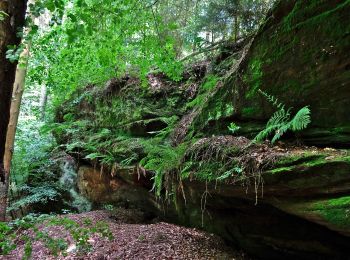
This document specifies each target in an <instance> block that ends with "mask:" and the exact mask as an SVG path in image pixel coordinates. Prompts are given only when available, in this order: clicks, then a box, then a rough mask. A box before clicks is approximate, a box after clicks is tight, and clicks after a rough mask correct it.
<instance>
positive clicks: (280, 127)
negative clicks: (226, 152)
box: [254, 90, 311, 143]
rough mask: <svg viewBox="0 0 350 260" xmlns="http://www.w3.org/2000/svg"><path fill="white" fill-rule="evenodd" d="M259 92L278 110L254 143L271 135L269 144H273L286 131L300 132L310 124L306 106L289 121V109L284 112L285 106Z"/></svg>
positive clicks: (309, 112) (308, 111)
mask: <svg viewBox="0 0 350 260" xmlns="http://www.w3.org/2000/svg"><path fill="white" fill-rule="evenodd" d="M259 92H260V93H261V94H262V95H263V96H264V97H266V99H267V100H268V101H269V102H271V103H272V104H273V105H274V106H275V107H277V108H278V110H277V111H276V112H275V113H274V114H273V115H272V116H271V118H270V119H269V121H268V122H267V124H266V127H265V129H263V130H262V131H261V132H260V133H259V134H258V135H257V136H256V137H255V138H254V141H257V142H261V141H263V140H265V139H266V138H268V137H269V136H270V135H272V134H273V138H272V139H271V142H272V143H274V142H276V141H277V140H278V139H280V138H281V137H282V135H283V134H285V133H286V132H287V131H288V130H292V131H293V132H295V131H300V130H303V129H305V128H306V127H307V126H308V125H309V124H310V122H311V118H310V114H311V111H310V109H309V107H308V106H305V107H303V108H301V109H300V110H299V111H298V112H297V113H296V114H295V116H294V117H293V118H292V119H291V114H290V110H291V109H290V108H289V109H288V110H285V105H284V104H282V103H281V102H279V101H278V99H277V98H275V97H274V96H272V95H269V94H267V93H266V92H263V91H262V90H259Z"/></svg>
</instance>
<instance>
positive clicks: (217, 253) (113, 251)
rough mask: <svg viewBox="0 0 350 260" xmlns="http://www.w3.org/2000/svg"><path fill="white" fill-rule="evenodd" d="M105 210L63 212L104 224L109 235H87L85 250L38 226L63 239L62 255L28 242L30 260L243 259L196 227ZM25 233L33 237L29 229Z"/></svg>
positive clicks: (56, 228) (55, 228) (20, 249)
mask: <svg viewBox="0 0 350 260" xmlns="http://www.w3.org/2000/svg"><path fill="white" fill-rule="evenodd" d="M110 216H111V214H110V212H108V211H92V212H88V213H83V214H71V215H65V217H68V218H69V219H72V220H74V221H75V222H78V223H82V222H86V220H89V221H90V220H91V223H98V222H100V221H102V222H104V223H107V225H108V226H109V231H110V232H111V233H112V234H113V238H110V239H108V238H105V237H103V236H101V235H100V234H97V233H94V234H92V235H89V239H88V243H89V244H90V245H91V249H90V250H89V251H87V252H85V253H82V252H79V251H77V250H76V242H75V241H74V240H73V239H72V235H71V234H70V233H69V232H68V231H66V230H65V229H64V228H63V227H62V226H60V225H51V226H50V225H46V224H42V225H41V226H39V230H44V231H46V232H48V233H49V234H50V236H52V237H55V238H64V239H65V241H67V242H68V250H65V251H64V253H65V254H66V255H65V256H63V255H62V253H60V254H59V255H58V256H56V257H55V256H53V255H52V254H51V253H50V250H49V249H47V247H45V245H44V243H43V242H42V241H35V240H34V239H33V241H32V259H91V260H92V259H94V260H104V259H137V260H138V259H243V258H245V257H244V255H243V254H242V253H240V252H234V251H232V250H231V249H229V248H227V247H226V246H225V245H224V243H223V241H222V240H221V239H220V238H219V237H217V236H214V235H212V234H208V233H205V232H203V231H199V230H197V229H191V228H184V227H180V226H176V225H173V224H169V223H164V222H159V223H154V224H126V223H120V222H121V221H123V220H121V219H119V223H118V222H117V221H116V220H115V219H112V218H111V217H110ZM25 232H26V235H28V236H33V234H31V233H30V232H31V231H30V230H25V231H23V233H25ZM24 248H25V244H24V243H23V242H22V243H18V244H17V248H16V249H15V250H14V251H12V252H11V254H10V255H8V256H2V257H0V259H9V260H10V259H22V256H23V254H24Z"/></svg>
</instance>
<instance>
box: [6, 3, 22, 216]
mask: <svg viewBox="0 0 350 260" xmlns="http://www.w3.org/2000/svg"><path fill="white" fill-rule="evenodd" d="M26 6H27V1H26V0H0V11H1V13H2V14H6V15H4V16H2V17H3V19H1V20H0V221H4V220H5V218H6V214H5V212H6V203H7V191H8V181H7V180H6V174H5V170H4V164H3V157H4V153H5V142H6V132H7V126H8V123H9V116H10V103H11V95H12V88H13V82H14V79H15V73H16V65H17V64H16V63H11V62H10V61H9V60H8V59H6V51H7V46H8V45H16V46H17V45H18V44H19V43H20V41H21V39H20V38H18V37H17V31H18V29H19V28H21V27H22V26H23V24H24V18H25V10H26Z"/></svg>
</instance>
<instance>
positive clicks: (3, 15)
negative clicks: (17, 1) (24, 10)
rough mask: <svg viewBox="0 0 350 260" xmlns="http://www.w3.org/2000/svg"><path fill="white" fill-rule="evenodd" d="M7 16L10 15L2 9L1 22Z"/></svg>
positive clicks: (0, 13)
mask: <svg viewBox="0 0 350 260" xmlns="http://www.w3.org/2000/svg"><path fill="white" fill-rule="evenodd" d="M6 16H7V17H8V16H9V15H8V14H7V13H6V12H4V11H0V22H2V21H4V20H5V19H6Z"/></svg>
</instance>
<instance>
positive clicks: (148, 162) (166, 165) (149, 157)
mask: <svg viewBox="0 0 350 260" xmlns="http://www.w3.org/2000/svg"><path fill="white" fill-rule="evenodd" d="M144 144H145V152H146V156H145V157H144V158H143V159H142V160H141V161H140V164H141V165H142V166H143V167H144V168H145V169H147V170H150V171H153V172H154V173H155V175H154V177H153V180H154V184H153V190H155V192H156V195H157V196H160V195H161V191H162V189H163V179H164V175H165V174H167V173H169V172H170V171H172V170H176V169H177V168H178V167H179V166H180V164H181V159H182V157H183V155H184V154H185V151H186V144H185V143H183V144H180V145H179V146H177V147H171V146H170V145H164V144H161V143H158V141H157V139H154V140H151V141H150V142H145V143H144Z"/></svg>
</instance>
